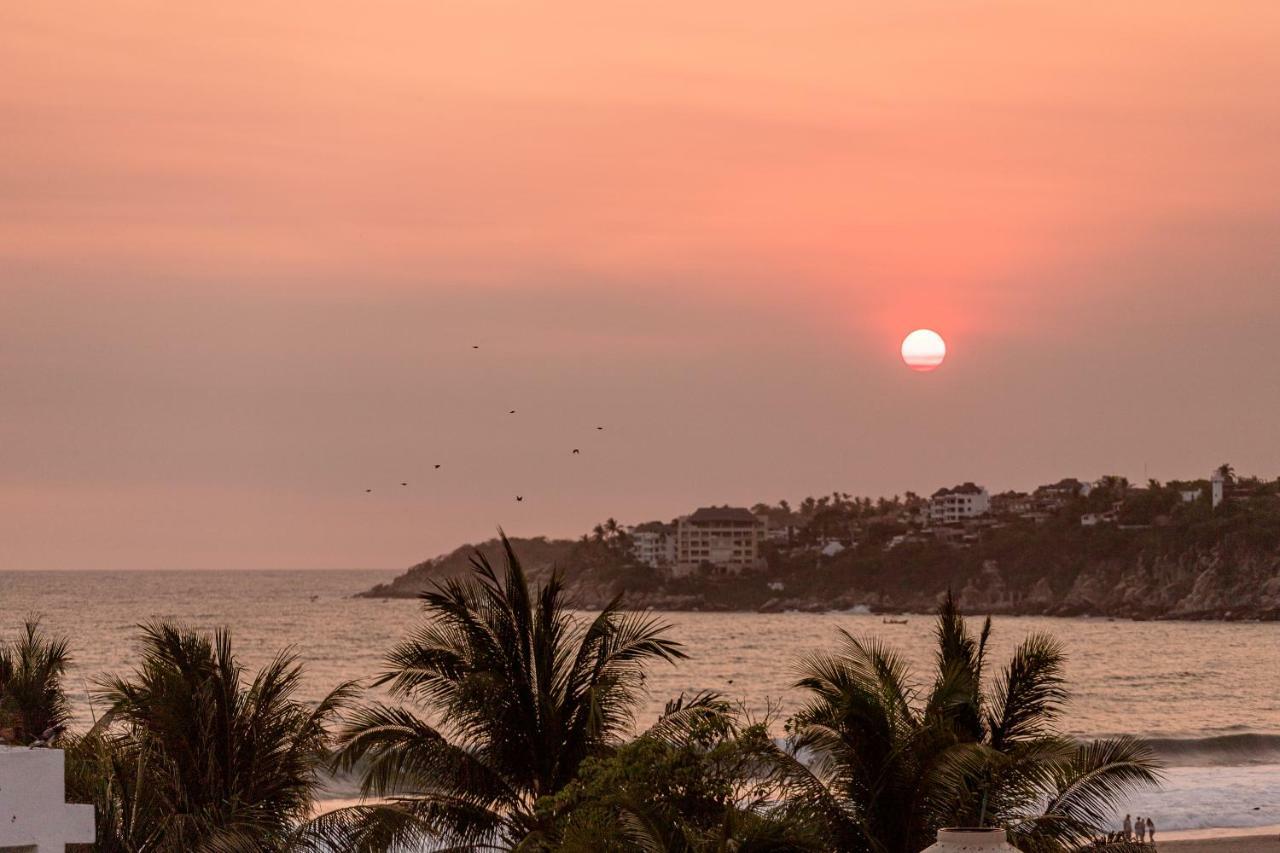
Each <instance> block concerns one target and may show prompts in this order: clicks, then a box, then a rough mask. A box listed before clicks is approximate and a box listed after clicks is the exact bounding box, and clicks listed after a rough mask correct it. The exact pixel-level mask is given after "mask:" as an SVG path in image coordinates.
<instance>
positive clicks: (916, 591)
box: [369, 465, 1280, 619]
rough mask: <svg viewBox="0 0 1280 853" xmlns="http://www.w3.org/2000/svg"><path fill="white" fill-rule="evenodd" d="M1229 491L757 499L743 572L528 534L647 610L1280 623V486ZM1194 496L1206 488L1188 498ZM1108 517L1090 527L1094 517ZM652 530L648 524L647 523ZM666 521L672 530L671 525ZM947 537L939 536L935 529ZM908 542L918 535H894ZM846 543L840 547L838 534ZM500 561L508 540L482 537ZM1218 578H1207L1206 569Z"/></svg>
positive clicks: (582, 587)
mask: <svg viewBox="0 0 1280 853" xmlns="http://www.w3.org/2000/svg"><path fill="white" fill-rule="evenodd" d="M1223 472H1224V474H1225V475H1226V477H1227V478H1228V481H1227V482H1228V487H1229V488H1230V489H1231V491H1232V498H1231V499H1229V500H1227V501H1226V502H1225V503H1223V504H1222V505H1221V506H1219V507H1217V508H1216V509H1215V508H1213V507H1212V506H1211V504H1210V501H1209V489H1210V485H1209V482H1208V481H1206V480H1200V481H1190V482H1177V481H1175V482H1168V483H1159V482H1156V481H1154V480H1153V481H1150V482H1148V483H1146V484H1145V485H1141V486H1138V485H1135V484H1131V483H1129V482H1128V481H1127V480H1125V479H1124V478H1122V477H1103V478H1102V479H1100V480H1099V481H1097V483H1095V484H1093V488H1092V490H1091V491H1090V492H1089V494H1088V495H1074V496H1071V497H1069V498H1066V499H1062V500H1061V501H1059V502H1056V503H1053V504H1051V505H1049V506H1047V507H1044V506H1042V507H1040V509H1042V510H1043V511H1039V512H1035V513H1026V512H1009V511H1004V512H1002V511H1000V510H998V509H996V510H994V511H993V512H992V514H991V515H990V516H988V517H986V518H983V519H980V520H978V521H975V522H974V523H972V524H969V525H966V526H963V527H960V526H955V527H953V528H952V529H951V530H950V531H944V532H951V533H955V534H963V538H945V537H942V536H940V535H929V534H927V533H926V532H925V528H926V524H925V522H923V521H922V520H921V515H920V511H921V507H922V506H923V505H924V502H925V499H924V498H922V497H920V496H918V495H915V494H912V493H909V492H908V493H907V494H906V495H903V496H894V497H892V498H879V499H875V500H872V499H870V498H859V497H853V496H850V495H848V494H845V493H836V494H832V495H824V496H821V497H816V498H815V497H810V498H806V499H804V500H803V501H801V502H799V503H798V504H796V505H795V506H793V505H791V504H790V503H788V502H787V501H785V500H783V501H779V502H777V503H776V504H768V503H760V504H757V505H755V506H754V507H752V508H751V509H752V512H754V513H756V514H757V515H762V516H767V517H768V518H769V526H770V529H771V530H774V531H779V532H784V533H785V535H783V536H781V537H780V538H776V539H771V541H770V542H768V543H767V544H766V546H765V548H764V556H765V558H766V560H767V563H768V569H767V570H766V571H764V572H762V573H758V574H749V575H746V576H743V577H736V576H731V577H724V576H717V575H714V574H709V573H696V572H695V573H694V574H693V575H691V576H688V577H683V578H672V577H670V576H668V574H667V573H665V572H663V571H660V570H658V569H654V568H651V567H649V566H645V565H641V564H640V563H638V562H637V561H636V560H635V558H634V557H633V555H632V553H631V539H630V535H629V534H628V532H627V530H626V529H625V528H623V527H621V526H620V525H619V524H618V523H617V522H616V521H614V520H612V519H610V520H608V521H606V522H604V523H602V524H601V525H598V526H597V527H596V528H595V530H593V531H592V532H590V533H588V534H586V535H584V536H583V537H582V538H581V539H579V540H576V541H574V540H547V539H527V540H518V541H517V543H516V544H517V546H518V547H519V548H520V549H521V553H522V554H523V553H525V551H526V550H528V551H529V552H530V553H532V554H534V555H535V559H534V561H533V571H532V572H531V575H532V576H534V577H537V578H545V577H547V576H549V574H550V572H551V570H552V567H553V565H554V566H555V567H557V568H558V569H559V570H560V571H561V572H562V575H563V577H564V578H565V582H566V583H567V584H568V585H569V586H570V587H571V588H572V589H573V590H574V592H575V594H576V595H577V597H578V598H579V600H581V601H583V602H584V603H585V604H588V605H593V606H601V605H603V604H604V603H605V602H606V601H608V600H609V599H610V598H612V597H613V596H614V595H616V594H617V593H618V592H619V591H620V590H622V589H625V590H626V591H627V593H628V601H629V602H631V604H632V605H633V606H637V607H646V606H647V607H654V608H657V609H667V610H686V609H698V610H782V609H847V608H853V607H858V606H866V607H869V608H871V609H872V610H874V611H884V612H901V611H915V612H922V611H930V610H932V609H933V608H934V607H936V606H937V604H938V602H939V601H940V599H941V597H942V596H943V595H945V593H946V592H947V590H954V591H955V592H956V594H957V595H959V596H960V599H961V602H962V604H964V605H965V606H966V607H968V608H970V609H974V610H981V611H983V612H1002V613H1034V614H1052V615H1079V614H1086V613H1089V614H1097V615H1115V616H1127V617H1137V618H1170V617H1172V618H1258V619H1274V618H1280V581H1277V582H1276V583H1273V584H1272V585H1271V586H1270V587H1268V586H1267V583H1268V581H1270V580H1271V579H1273V578H1277V577H1280V483H1277V482H1274V481H1272V482H1263V481H1261V480H1258V479H1257V478H1250V477H1237V476H1236V475H1235V472H1234V471H1232V470H1231V468H1230V466H1229V465H1227V466H1223ZM1184 493H1195V494H1197V495H1199V497H1197V498H1196V499H1195V500H1193V501H1190V502H1186V501H1184V499H1183V494H1184ZM1089 514H1092V515H1103V516H1105V521H1104V522H1103V523H1099V524H1096V525H1093V526H1086V525H1083V524H1082V523H1081V519H1082V517H1084V516H1086V515H1089ZM647 526H648V525H641V529H643V528H645V527H647ZM659 526H661V525H659ZM935 532H936V531H935ZM895 537H906V541H902V542H900V543H899V544H894V542H895ZM830 542H838V543H841V545H842V547H843V548H844V550H842V551H840V552H839V553H836V554H834V555H828V554H825V553H823V552H822V547H823V546H824V544H826V543H830ZM480 547H481V549H482V550H483V551H484V552H485V553H486V554H488V555H490V556H492V555H495V554H497V553H498V552H499V551H500V543H499V542H497V541H496V540H494V541H492V542H488V543H485V544H484V545H482V546H480ZM466 554H467V549H465V548H463V549H459V550H457V551H455V552H453V553H452V554H449V555H447V556H445V557H442V558H438V559H436V560H433V561H428V562H426V563H422V564H419V565H418V566H415V567H414V568H413V569H412V570H410V571H409V572H408V573H406V574H405V575H403V576H401V577H400V578H397V579H396V581H395V582H393V583H392V584H388V585H383V586H382V587H380V588H378V589H375V590H372V591H370V593H369V594H371V595H403V596H414V595H417V594H418V592H420V591H421V590H422V589H424V588H426V587H428V586H429V585H430V584H431V583H432V582H434V581H436V580H439V579H441V578H444V577H450V576H453V575H456V574H458V573H460V572H465V571H466V565H467V557H466ZM1206 572H1208V573H1209V574H1208V575H1206V574H1205V573H1206Z"/></svg>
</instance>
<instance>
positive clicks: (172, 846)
mask: <svg viewBox="0 0 1280 853" xmlns="http://www.w3.org/2000/svg"><path fill="white" fill-rule="evenodd" d="M141 657H142V660H141V663H140V665H139V666H138V667H137V669H136V670H135V671H134V672H133V673H132V674H131V675H130V676H128V677H114V678H110V679H106V680H104V681H103V682H102V685H101V690H100V691H99V693H98V698H99V699H100V700H101V701H103V702H104V703H105V704H106V706H107V708H108V710H107V712H106V714H105V716H104V717H103V719H102V720H100V721H99V722H98V724H97V725H95V726H94V729H93V730H92V731H91V732H90V733H89V734H88V735H86V736H85V737H84V738H81V739H80V740H78V741H77V742H75V743H74V744H73V747H72V750H71V757H72V762H71V763H72V772H71V773H69V778H70V781H71V783H72V784H71V793H72V794H73V796H77V797H80V798H84V799H88V800H90V801H92V802H93V803H94V805H95V807H96V808H97V813H98V821H97V826H98V830H97V831H98V842H97V845H96V847H95V849H97V850H100V851H159V853H169V851H174V853H176V852H177V851H219V852H221V851H246V853H248V851H262V850H280V849H284V848H285V847H286V846H287V845H288V843H289V840H290V839H291V837H292V836H293V833H294V831H295V829H296V827H297V825H298V824H299V823H300V822H301V821H303V820H305V819H306V818H307V817H308V816H309V815H310V812H311V810H312V808H313V806H314V802H315V793H316V790H317V786H318V771H319V770H320V769H322V768H323V766H324V763H325V761H326V760H327V756H328V752H327V748H328V742H329V731H328V727H329V725H330V724H331V723H332V722H333V721H334V719H335V717H336V716H337V714H338V712H339V711H340V710H341V709H342V708H343V707H344V705H345V704H346V703H347V702H349V701H350V700H351V699H352V698H354V688H353V686H352V685H350V684H344V685H342V686H340V687H338V688H337V689H336V690H334V691H333V692H332V693H330V694H329V695H328V696H326V697H325V698H324V699H322V700H321V701H320V702H319V704H318V705H315V706H314V707H312V706H310V705H308V704H307V703H304V702H302V701H301V700H299V699H297V698H295V694H296V693H297V690H298V688H299V685H300V682H301V678H302V668H301V666H300V665H299V664H298V663H297V661H296V660H295V658H294V656H293V655H292V654H290V653H288V652H285V653H281V654H279V655H277V656H276V657H275V658H274V659H273V660H272V661H271V662H270V663H268V664H267V665H266V666H265V667H264V668H263V669H261V670H260V671H259V672H258V673H257V674H256V675H255V676H253V678H252V679H249V678H248V677H247V675H246V673H245V670H244V668H243V667H242V666H241V664H240V663H239V661H238V660H237V658H236V656H235V654H234V653H233V651H232V647H231V637H230V634H229V633H228V632H226V631H225V630H223V631H217V632H215V633H214V634H213V635H212V637H211V636H209V635H207V634H202V633H199V632H196V631H193V630H189V629H187V628H184V627H182V626H179V625H174V624H170V623H164V622H159V623H154V624H150V625H145V626H143V627H142V637H141Z"/></svg>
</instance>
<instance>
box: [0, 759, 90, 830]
mask: <svg viewBox="0 0 1280 853" xmlns="http://www.w3.org/2000/svg"><path fill="white" fill-rule="evenodd" d="M64 760H65V756H64V754H63V752H62V750H60V749H27V748H26V747H9V746H0V847H18V848H22V847H25V848H28V849H29V850H31V851H33V853H53V851H58V853H61V851H64V850H65V849H66V846H67V845H68V844H92V843H93V840H94V832H93V806H86V805H68V804H67V803H66V802H65V792H66V776H65V775H64V774H65V772H66V770H65V766H64V763H63V762H64Z"/></svg>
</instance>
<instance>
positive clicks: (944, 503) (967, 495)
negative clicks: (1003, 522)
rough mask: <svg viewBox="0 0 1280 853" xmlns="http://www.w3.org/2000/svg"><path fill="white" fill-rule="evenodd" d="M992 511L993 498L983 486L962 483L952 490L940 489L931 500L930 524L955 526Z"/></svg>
mask: <svg viewBox="0 0 1280 853" xmlns="http://www.w3.org/2000/svg"><path fill="white" fill-rule="evenodd" d="M990 509H991V497H990V496H989V495H988V494H987V490H986V489H984V488H983V487H982V486H976V485H974V484H973V483H962V484H960V485H959V486H955V487H954V488H950V489H938V491H936V492H934V493H933V496H932V497H930V498H929V510H928V516H927V517H928V520H929V523H930V524H955V523H957V522H960V521H964V520H966V519H969V518H977V517H978V516H980V515H985V514H986V513H987V512H988V511H989V510H990Z"/></svg>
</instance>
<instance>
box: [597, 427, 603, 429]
mask: <svg viewBox="0 0 1280 853" xmlns="http://www.w3.org/2000/svg"><path fill="white" fill-rule="evenodd" d="M596 429H604V427H596Z"/></svg>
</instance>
